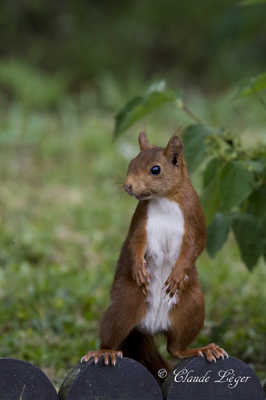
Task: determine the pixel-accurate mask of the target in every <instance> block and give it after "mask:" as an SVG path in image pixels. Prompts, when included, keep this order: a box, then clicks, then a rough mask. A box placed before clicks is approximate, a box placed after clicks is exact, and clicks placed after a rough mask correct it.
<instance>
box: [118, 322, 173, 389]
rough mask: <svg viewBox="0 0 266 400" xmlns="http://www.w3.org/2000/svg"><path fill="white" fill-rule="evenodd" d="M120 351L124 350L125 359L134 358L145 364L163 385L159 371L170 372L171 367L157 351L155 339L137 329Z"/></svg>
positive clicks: (131, 333)
mask: <svg viewBox="0 0 266 400" xmlns="http://www.w3.org/2000/svg"><path fill="white" fill-rule="evenodd" d="M119 349H121V350H122V352H123V356H124V357H129V358H132V359H134V360H136V361H138V362H140V363H141V364H143V365H144V366H145V367H146V368H147V369H148V370H149V371H150V372H151V374H152V375H153V376H154V378H155V379H156V380H157V381H158V382H159V383H162V382H163V380H162V379H161V378H160V376H159V375H160V373H159V374H158V371H159V370H161V369H165V370H166V371H167V372H168V371H169V370H170V365H169V364H168V363H167V361H166V360H164V359H163V358H162V356H161V355H160V353H159V351H158V350H157V348H156V345H155V343H154V339H153V337H152V336H151V335H149V334H146V333H142V332H140V331H139V330H138V329H136V328H135V329H133V330H132V331H131V332H130V333H129V335H128V337H127V338H126V339H125V340H124V342H123V343H122V345H121V346H120V348H119Z"/></svg>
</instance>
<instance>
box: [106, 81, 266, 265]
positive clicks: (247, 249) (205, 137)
mask: <svg viewBox="0 0 266 400" xmlns="http://www.w3.org/2000/svg"><path fill="white" fill-rule="evenodd" d="M265 88H266V74H261V75H259V76H258V77H256V78H253V79H251V81H250V82H249V83H248V84H247V85H246V86H244V87H242V89H241V92H240V95H241V96H249V95H251V94H254V93H256V94H257V93H258V92H260V91H262V90H264V89H265ZM165 104H172V105H174V106H175V107H177V108H179V109H180V110H183V112H185V113H186V114H187V115H188V116H189V117H190V119H191V120H192V121H193V123H192V124H190V125H188V126H186V127H185V129H184V130H183V132H182V138H183V142H184V147H185V159H186V161H187V165H188V169H189V172H190V174H193V173H194V171H195V170H197V169H199V168H200V171H201V172H202V190H201V201H202V206H203V208H204V212H205V215H206V220H207V224H208V241H207V251H208V253H209V255H210V256H211V257H214V256H215V255H216V253H217V252H218V251H219V250H221V248H222V247H223V245H224V244H225V242H226V241H227V239H228V235H229V233H230V232H232V233H233V234H234V236H235V239H236V242H237V244H238V247H239V249H240V254H241V258H242V260H243V262H244V263H245V265H246V266H247V267H248V268H249V269H252V268H253V267H254V266H255V265H256V264H257V262H258V260H259V258H260V257H264V260H266V229H265V226H266V207H265V199H266V148H265V147H263V146H261V145H260V146H259V148H257V149H255V150H252V151H251V150H246V149H245V148H244V147H243V145H242V143H241V141H240V140H239V139H236V138H235V137H234V136H233V135H232V134H231V133H230V131H227V130H224V129H217V128H214V127H210V126H208V125H207V124H206V123H204V122H203V121H202V120H201V119H200V118H199V117H198V116H197V115H195V114H194V112H193V111H192V110H191V109H190V108H189V106H188V105H186V104H184V102H183V99H182V98H181V95H180V93H176V92H174V91H173V90H170V89H168V88H166V85H165V83H164V82H158V83H156V84H153V85H152V86H151V87H150V88H149V89H148V90H147V91H146V93H144V94H143V95H141V96H137V97H135V98H133V99H131V100H130V101H129V102H128V103H127V104H126V105H125V106H124V107H123V108H122V109H121V110H120V111H119V113H118V114H117V115H116V118H115V129H114V137H115V138H118V137H119V136H120V135H121V134H122V133H123V132H124V131H125V130H127V129H128V128H130V127H131V126H132V125H133V124H134V123H136V122H137V121H139V120H140V119H142V118H144V117H145V116H147V115H148V114H150V113H151V112H153V111H155V110H156V109H158V108H160V107H162V106H164V105H165Z"/></svg>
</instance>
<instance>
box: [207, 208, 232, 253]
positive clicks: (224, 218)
mask: <svg viewBox="0 0 266 400" xmlns="http://www.w3.org/2000/svg"><path fill="white" fill-rule="evenodd" d="M230 224H231V217H229V216H228V215H224V214H221V213H217V214H216V215H215V217H214V218H213V220H212V222H211V224H210V225H209V227H208V237H207V246H206V248H207V252H208V254H209V255H210V256H211V257H214V256H215V255H216V253H217V252H218V251H219V250H221V248H222V247H223V245H224V244H225V242H226V240H227V237H228V233H229V230H230Z"/></svg>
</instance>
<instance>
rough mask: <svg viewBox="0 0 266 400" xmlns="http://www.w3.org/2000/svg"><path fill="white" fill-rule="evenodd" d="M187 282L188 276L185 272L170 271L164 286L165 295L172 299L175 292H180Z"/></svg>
mask: <svg viewBox="0 0 266 400" xmlns="http://www.w3.org/2000/svg"><path fill="white" fill-rule="evenodd" d="M188 281H189V277H188V274H187V273H186V272H185V271H181V272H175V271H172V272H171V274H170V275H169V277H168V279H167V281H166V282H165V284H164V287H165V291H166V294H168V295H169V296H170V297H173V296H174V295H175V294H176V293H177V292H179V291H180V292H182V291H183V290H184V289H185V288H186V286H187V283H188Z"/></svg>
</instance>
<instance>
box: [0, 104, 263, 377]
mask: <svg viewBox="0 0 266 400" xmlns="http://www.w3.org/2000/svg"><path fill="white" fill-rule="evenodd" d="M194 102H195V104H196V100H195V101H194ZM211 103H213V102H210V103H204V104H203V100H200V101H198V105H197V104H196V106H195V107H196V108H197V107H198V109H199V110H203V112H202V113H203V114H204V113H206V110H207V108H208V104H209V105H210V107H211ZM217 104H218V106H219V107H220V103H219V101H218V100H217ZM204 110H205V111H204ZM0 114H1V115H0V178H1V186H0V221H1V225H0V298H1V309H0V338H1V339H0V340H1V343H0V348H1V356H2V357H14V358H20V359H24V360H26V361H31V362H33V363H34V364H36V365H39V366H40V367H41V368H42V369H43V370H45V371H46V373H47V374H48V376H49V377H50V378H52V380H53V381H54V383H55V384H56V385H59V384H60V382H61V380H62V378H63V377H64V375H65V374H66V371H67V370H68V369H69V368H70V367H71V366H72V365H73V364H75V363H77V362H78V361H79V359H80V357H81V356H82V355H83V354H84V353H85V352H86V351H88V350H89V349H94V348H96V347H97V345H98V336H97V331H98V322H99V318H100V315H101V313H102V311H103V310H104V308H105V307H106V306H107V304H108V301H109V300H108V296H109V288H110V285H111V282H112V277H113V273H114V269H115V264H116V260H117V257H118V255H119V250H120V247H121V244H122V241H123V240H124V238H125V235H126V231H127V228H128V224H129V221H130V217H131V215H132V212H133V210H134V207H135V205H136V201H135V200H134V199H132V198H130V197H129V196H127V195H126V194H124V193H123V191H122V189H121V183H122V182H123V178H124V176H125V173H126V168H127V164H128V161H129V159H130V158H131V157H132V156H133V155H134V154H136V153H137V145H136V138H137V136H136V134H134V132H133V131H131V132H130V133H129V134H127V135H126V136H125V137H124V138H121V139H120V140H119V141H118V142H115V143H113V142H112V135H111V132H112V128H113V116H112V115H111V114H109V113H108V112H107V111H105V112H103V111H100V110H99V108H98V107H97V108H96V107H93V106H91V107H90V108H87V107H86V104H85V106H84V104H83V103H82V102H81V100H80V99H73V100H68V101H67V102H65V103H64V104H63V105H62V106H60V107H58V108H57V110H56V111H52V110H51V111H49V112H48V111H42V112H41V111H37V110H34V109H30V110H29V109H24V108H23V107H22V106H21V105H20V104H19V103H12V104H10V105H9V107H2V111H1V113H0ZM170 114H171V113H170ZM170 114H169V115H170ZM212 115H215V109H213V111H212ZM170 116H171V117H172V116H173V115H172V114H171V115H170ZM263 118H264V117H263ZM263 118H262V119H263ZM164 124H165V120H164V119H163V118H162V119H161V118H160V117H158V118H157V119H156V120H155V122H154V121H150V120H149V122H148V126H150V129H151V135H150V136H151V137H152V139H153V141H156V142H157V143H159V144H163V143H164V142H166V141H167V139H168V137H169V135H170V133H171V132H172V131H173V129H172V128H171V126H169V125H172V126H173V127H174V126H175V125H176V124H177V121H176V116H175V119H174V118H173V123H172V124H169V125H167V127H166V128H164V126H165V125H164ZM195 184H196V186H197V187H199V186H200V185H199V180H198V179H197V178H196V179H195ZM198 270H199V274H200V280H201V284H202V288H203V290H204V293H205V299H206V310H207V317H206V324H205V328H204V330H203V331H202V333H201V335H200V336H199V338H198V340H197V342H198V343H204V344H205V343H207V342H209V341H217V342H218V343H219V344H220V345H222V346H224V347H225V348H226V349H227V350H228V352H229V353H230V354H231V355H233V356H236V357H240V358H241V359H243V360H245V361H247V362H249V363H251V364H252V365H253V366H254V367H255V369H256V371H257V372H258V373H259V374H260V377H261V378H262V379H263V378H265V375H263V366H265V362H266V343H265V332H266V315H265V306H266V292H265V281H266V268H265V264H263V263H261V264H260V265H259V266H258V267H257V268H256V269H255V270H254V272H253V273H249V272H248V271H247V270H246V268H245V267H244V265H243V264H242V263H241V262H240V258H239V254H238V250H237V248H236V245H235V242H234V240H233V238H230V240H229V242H228V243H227V244H226V246H225V248H224V249H223V251H222V252H221V253H220V254H219V255H218V256H217V258H216V259H214V260H211V259H209V258H208V256H207V254H206V253H204V254H203V255H202V257H201V258H200V260H199V262H198Z"/></svg>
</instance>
